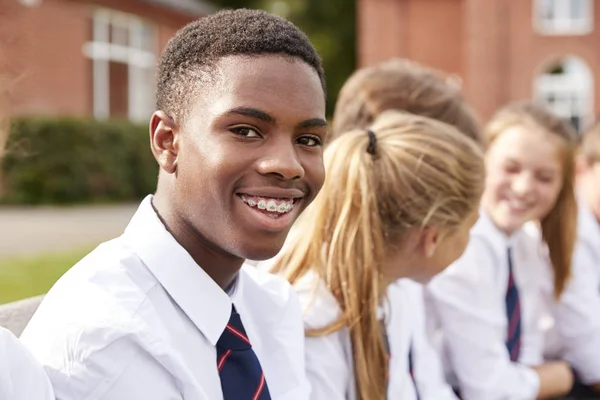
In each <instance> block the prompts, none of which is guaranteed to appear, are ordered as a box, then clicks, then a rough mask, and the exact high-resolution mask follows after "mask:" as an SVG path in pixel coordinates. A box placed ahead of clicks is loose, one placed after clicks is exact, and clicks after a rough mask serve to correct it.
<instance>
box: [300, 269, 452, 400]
mask: <svg viewBox="0 0 600 400" xmlns="http://www.w3.org/2000/svg"><path fill="white" fill-rule="evenodd" d="M315 280H318V278H317V277H316V275H314V274H313V273H309V274H307V275H306V276H304V277H303V278H302V279H300V280H299V281H298V282H297V284H296V285H294V288H295V289H296V290H297V291H298V295H299V298H300V302H301V304H302V306H303V309H304V312H305V314H304V325H305V327H306V328H307V329H314V328H322V327H324V326H326V325H328V324H330V323H331V322H333V321H336V320H337V319H338V317H339V316H340V314H341V309H340V307H339V305H338V303H337V301H336V300H335V298H334V297H333V295H332V294H331V293H330V292H329V291H328V290H327V289H326V288H325V286H324V284H322V283H321V284H320V285H319V286H318V288H317V290H316V291H315V290H314V284H315ZM421 290H422V289H421V286H420V285H419V284H416V283H414V282H412V281H409V280H406V279H402V280H400V281H398V282H396V283H394V284H392V285H391V286H390V287H389V288H388V291H387V299H386V300H385V302H384V304H382V307H381V308H380V310H379V311H380V315H379V316H380V318H381V320H382V321H384V322H383V323H384V324H385V333H386V336H387V344H388V346H389V352H390V360H389V381H388V388H387V395H388V396H387V398H388V399H404V400H416V399H420V400H427V399H431V400H434V399H435V400H445V399H449V400H450V399H452V400H455V399H456V396H455V395H454V393H453V392H452V389H451V388H450V387H449V386H448V385H447V384H446V383H445V381H444V377H443V373H442V369H441V365H440V363H439V360H438V358H437V357H438V356H437V354H436V352H435V350H434V349H433V348H432V347H431V346H430V345H429V343H428V341H427V338H426V335H425V325H424V309H423V297H422V291H421ZM305 348H306V350H305V351H306V371H307V377H308V379H309V381H310V385H311V394H310V398H311V399H312V400H323V399H327V400H355V399H357V393H356V386H355V376H354V367H353V364H354V362H353V357H352V344H351V341H350V335H349V331H348V329H347V328H342V329H341V330H339V331H336V332H333V333H331V334H329V335H326V336H321V337H306V344H305ZM411 372H412V373H411Z"/></svg>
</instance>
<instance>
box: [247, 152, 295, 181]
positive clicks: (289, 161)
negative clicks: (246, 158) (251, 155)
mask: <svg viewBox="0 0 600 400" xmlns="http://www.w3.org/2000/svg"><path fill="white" fill-rule="evenodd" d="M258 171H259V172H260V173H261V174H263V175H276V176H277V177H279V178H280V179H283V180H292V179H301V178H303V177H304V167H303V166H302V163H301V162H300V160H299V158H298V154H297V150H296V148H295V146H294V145H293V144H292V143H277V144H274V145H273V146H271V147H270V149H269V154H268V155H266V156H265V157H264V158H263V159H262V160H261V161H260V162H259V163H258Z"/></svg>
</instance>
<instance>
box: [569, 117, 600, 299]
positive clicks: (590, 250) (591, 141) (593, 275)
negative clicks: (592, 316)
mask: <svg viewBox="0 0 600 400" xmlns="http://www.w3.org/2000/svg"><path fill="white" fill-rule="evenodd" d="M575 182H576V191H577V195H578V206H579V215H578V218H577V240H578V244H579V245H581V247H582V249H581V252H582V257H583V258H584V260H582V262H583V263H585V264H586V265H589V266H591V268H590V270H589V271H588V279H591V280H594V282H595V285H596V287H597V288H598V293H600V123H597V124H596V125H594V126H593V127H592V128H591V129H590V130H589V131H587V132H585V134H584V135H583V140H582V143H581V147H580V153H579V154H578V156H577V162H576V181H575Z"/></svg>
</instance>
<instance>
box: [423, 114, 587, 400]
mask: <svg viewBox="0 0 600 400" xmlns="http://www.w3.org/2000/svg"><path fill="white" fill-rule="evenodd" d="M485 133H486V136H487V140H488V148H487V152H486V171H487V178H486V186H485V191H484V194H483V197H482V210H481V216H480V218H479V221H478V222H477V224H476V225H475V226H474V227H473V229H472V230H471V240H470V242H469V245H468V247H467V250H466V251H465V253H464V254H463V256H462V257H461V258H460V259H459V260H458V261H457V262H455V263H454V264H453V265H452V266H451V267H450V268H448V269H447V270H446V271H445V272H444V273H442V274H440V275H439V276H438V277H436V278H435V279H434V280H433V281H432V282H431V284H430V285H429V287H428V289H429V292H430V293H431V296H432V304H433V306H434V309H435V311H436V316H437V323H439V325H440V326H439V327H440V328H441V331H442V332H443V345H444V348H445V351H446V354H445V355H446V356H447V357H448V361H449V363H450V366H451V369H452V370H453V373H454V374H455V375H456V378H458V387H459V389H460V392H461V396H462V398H463V399H465V400H471V399H472V400H480V399H486V400H494V399H511V400H519V399H523V400H525V399H534V398H551V397H556V396H561V395H564V394H566V393H568V392H569V390H570V389H571V385H572V381H573V376H572V373H571V370H570V366H569V365H568V364H567V363H566V362H563V361H552V362H544V360H543V334H542V332H541V330H540V326H539V319H540V316H541V312H542V311H541V310H542V304H541V301H540V300H541V296H544V295H545V296H546V297H553V299H552V300H556V299H559V298H560V297H561V295H562V294H563V292H564V291H565V287H566V285H567V281H568V278H569V275H570V265H571V258H572V253H573V248H574V242H575V226H576V214H577V207H576V203H575V196H574V193H573V157H574V149H575V143H576V141H575V133H574V131H573V130H572V128H571V127H570V126H569V125H567V123H565V122H563V121H562V120H560V119H559V118H558V117H556V116H554V115H553V114H551V113H550V112H549V111H547V110H546V109H544V108H542V107H541V106H539V105H536V104H534V103H530V102H522V103H515V104H512V105H509V106H507V107H505V108H503V109H501V110H500V111H499V112H498V113H497V114H496V115H495V116H494V117H493V118H492V120H491V122H490V123H489V124H488V126H487V129H486V132H485ZM528 221H539V222H540V226H541V233H542V239H543V242H544V243H545V244H546V245H547V249H548V253H547V254H546V253H544V251H541V250H542V246H540V240H539V238H536V237H534V236H531V235H530V234H529V233H527V232H526V231H525V230H524V229H523V227H524V225H525V223H527V222H528ZM548 265H551V268H548Z"/></svg>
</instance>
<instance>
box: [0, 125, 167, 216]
mask: <svg viewBox="0 0 600 400" xmlns="http://www.w3.org/2000/svg"><path fill="white" fill-rule="evenodd" d="M157 173H158V166H157V164H156V161H155V160H154V157H153V156H152V153H151V152H150V145H149V139H148V127H147V126H138V125H133V124H131V123H129V122H124V121H106V122H101V121H94V120H82V119H70V118H60V119H56V118H22V119H16V120H14V121H13V123H12V125H11V135H10V138H9V142H8V146H7V151H6V153H5V156H4V159H3V161H2V197H1V198H0V201H2V202H3V203H12V204H70V203H89V202H117V201H133V200H139V199H140V198H143V197H144V196H145V195H146V194H148V193H151V192H154V190H155V188H156V177H157Z"/></svg>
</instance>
